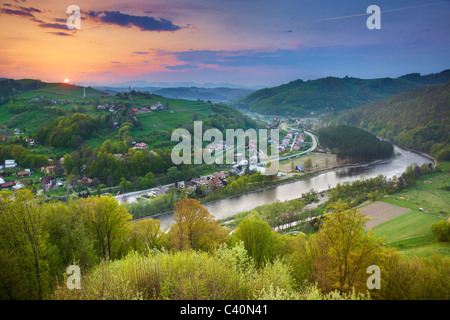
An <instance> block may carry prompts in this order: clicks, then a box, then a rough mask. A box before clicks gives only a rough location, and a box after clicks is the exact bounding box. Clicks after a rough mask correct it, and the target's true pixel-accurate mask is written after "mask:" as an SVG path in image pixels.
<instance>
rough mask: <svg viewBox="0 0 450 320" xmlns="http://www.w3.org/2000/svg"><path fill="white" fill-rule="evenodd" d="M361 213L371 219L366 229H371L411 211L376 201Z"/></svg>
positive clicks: (362, 209) (363, 208)
mask: <svg viewBox="0 0 450 320" xmlns="http://www.w3.org/2000/svg"><path fill="white" fill-rule="evenodd" d="M359 210H360V211H361V213H363V214H365V215H366V216H367V217H369V218H371V220H369V221H367V223H366V229H371V228H373V227H375V226H377V225H379V224H380V223H383V222H385V221H388V220H391V219H393V218H395V217H398V216H400V215H402V214H404V213H406V212H408V211H411V209H409V208H404V207H399V206H395V205H393V204H389V203H385V202H381V201H376V202H374V203H371V204H369V205H367V206H364V207H361V208H359Z"/></svg>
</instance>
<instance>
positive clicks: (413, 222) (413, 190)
mask: <svg viewBox="0 0 450 320" xmlns="http://www.w3.org/2000/svg"><path fill="white" fill-rule="evenodd" d="M440 167H441V168H442V169H443V170H444V172H439V173H433V174H431V175H426V176H424V177H421V178H420V179H419V180H417V181H416V185H414V186H411V187H408V188H407V189H404V190H402V191H401V192H399V193H396V194H395V195H392V196H389V197H384V198H383V199H381V201H384V202H387V203H391V204H394V205H398V206H402V207H406V208H410V209H412V210H411V211H409V212H407V213H405V214H403V215H401V216H399V217H397V218H394V219H392V220H389V221H386V222H384V223H382V224H380V225H378V226H376V227H374V228H373V229H372V231H373V232H375V234H376V235H377V236H387V239H386V241H387V242H388V243H389V244H390V245H391V246H393V247H396V248H397V249H398V250H399V251H400V252H401V253H402V254H405V255H417V256H421V257H429V256H431V255H432V254H440V255H442V256H445V257H450V243H448V242H446V243H442V242H437V241H436V240H435V238H434V236H433V235H432V233H431V226H432V225H433V224H436V223H437V222H439V221H441V220H442V217H440V216H443V217H448V216H449V212H448V210H449V209H448V208H450V194H449V191H447V190H444V189H443V188H442V187H443V186H448V185H449V184H450V173H449V172H448V168H449V167H450V162H446V163H443V164H442V165H440ZM419 208H426V209H427V210H429V211H431V212H435V213H437V215H432V214H429V213H424V212H420V211H419Z"/></svg>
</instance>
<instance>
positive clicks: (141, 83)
mask: <svg viewBox="0 0 450 320" xmlns="http://www.w3.org/2000/svg"><path fill="white" fill-rule="evenodd" d="M81 85H84V86H91V87H110V88H128V87H131V89H135V90H140V89H142V88H159V89H160V88H180V87H185V88H190V87H197V88H233V89H252V90H259V89H262V88H264V87H265V86H262V85H253V86H244V85H237V84H233V83H213V82H206V83H196V82H158V81H146V80H134V81H124V82H117V83H81Z"/></svg>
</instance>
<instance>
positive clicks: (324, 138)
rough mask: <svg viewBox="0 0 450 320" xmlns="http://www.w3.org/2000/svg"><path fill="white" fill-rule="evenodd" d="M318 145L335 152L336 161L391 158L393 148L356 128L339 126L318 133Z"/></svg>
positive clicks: (390, 144) (365, 160)
mask: <svg viewBox="0 0 450 320" xmlns="http://www.w3.org/2000/svg"><path fill="white" fill-rule="evenodd" d="M318 137H319V141H320V144H321V145H322V146H324V147H327V148H330V149H334V150H335V151H337V157H338V160H344V159H345V160H350V161H352V162H367V161H371V160H375V159H386V158H389V157H391V156H392V153H393V151H394V147H393V145H392V143H390V142H388V141H382V140H380V139H378V138H377V137H376V136H374V135H373V134H371V133H369V132H366V131H364V130H362V129H359V128H356V127H350V126H346V125H339V126H336V127H333V126H330V127H326V128H322V129H320V130H319V131H318Z"/></svg>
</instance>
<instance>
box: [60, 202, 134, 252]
mask: <svg viewBox="0 0 450 320" xmlns="http://www.w3.org/2000/svg"><path fill="white" fill-rule="evenodd" d="M69 208H70V209H71V210H73V211H74V212H76V214H78V215H80V216H81V217H82V220H83V223H84V225H85V227H86V229H87V230H88V232H89V235H90V237H91V238H92V239H93V240H94V244H95V249H96V252H97V256H98V257H99V258H101V259H105V260H112V259H116V258H120V257H121V256H122V254H124V253H125V252H124V247H123V246H124V242H123V240H124V239H125V237H126V235H127V233H128V231H129V226H128V221H130V220H131V218H132V217H131V215H130V214H129V213H128V211H127V210H126V209H125V207H124V206H123V205H120V204H119V203H118V202H117V200H116V199H115V198H113V197H110V196H100V197H88V198H86V199H79V200H78V201H76V202H70V203H69Z"/></svg>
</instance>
